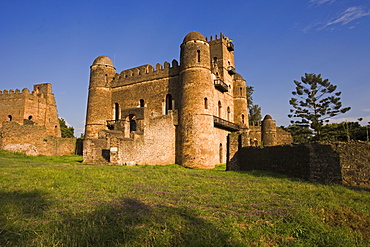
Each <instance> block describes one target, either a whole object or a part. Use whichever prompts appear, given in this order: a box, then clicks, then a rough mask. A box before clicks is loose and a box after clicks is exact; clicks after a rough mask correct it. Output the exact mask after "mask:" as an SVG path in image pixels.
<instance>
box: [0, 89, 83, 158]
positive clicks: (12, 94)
mask: <svg viewBox="0 0 370 247" xmlns="http://www.w3.org/2000/svg"><path fill="white" fill-rule="evenodd" d="M73 141H74V143H73ZM75 142H76V141H75V140H70V139H66V138H61V131H60V126H59V120H58V112H57V107H56V102H55V98H54V94H53V93H52V87H51V84H50V83H44V84H37V85H34V87H33V91H32V92H30V90H29V89H27V88H25V89H23V90H22V91H20V90H19V89H16V90H15V91H14V90H3V91H0V149H3V150H9V151H16V152H24V153H26V154H28V155H64V154H73V153H74V151H75Z"/></svg>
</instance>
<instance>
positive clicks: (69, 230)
mask: <svg viewBox="0 0 370 247" xmlns="http://www.w3.org/2000/svg"><path fill="white" fill-rule="evenodd" d="M0 196H2V197H4V196H6V194H2V195H0ZM0 198H1V197H0ZM26 200H30V201H31V205H32V202H37V203H45V200H44V198H43V196H42V195H41V194H39V193H34V194H30V195H27V194H23V195H16V196H13V199H12V202H11V204H12V203H15V204H24V205H25V204H27V203H25V201H26ZM12 205H13V204H12ZM22 207H25V208H24V211H25V212H29V213H31V214H40V213H42V212H43V211H42V210H41V211H40V212H39V211H36V212H33V211H32V206H22ZM63 217H64V219H63V220H58V221H56V222H50V223H48V228H47V229H46V230H45V231H44V232H40V234H42V238H43V240H40V239H38V240H37V243H40V241H44V242H45V243H43V244H45V245H46V246H49V245H50V246H51V245H54V244H56V243H58V245H60V246H121V245H124V246H126V245H127V246H139V245H141V244H143V243H146V245H147V246H205V245H207V246H230V244H231V245H234V246H242V244H241V243H240V242H239V241H237V240H233V241H231V239H232V238H231V236H230V234H228V233H225V232H223V231H220V230H219V229H218V228H216V226H214V225H213V224H212V223H211V222H208V221H207V220H205V219H203V218H201V217H200V216H199V215H198V214H197V213H196V212H195V211H194V210H193V209H190V208H186V207H181V208H180V207H175V206H167V205H159V204H156V205H149V204H145V203H143V202H141V201H139V200H137V199H133V198H117V199H115V200H113V201H110V202H104V203H101V204H99V205H97V206H95V208H94V210H91V211H89V212H81V213H77V214H74V213H71V214H70V215H68V216H67V215H65V216H63ZM0 223H1V224H2V225H7V226H9V225H10V224H11V222H4V221H1V222H0ZM2 231H3V232H1V230H0V236H1V238H0V239H3V240H5V239H6V243H7V244H9V245H11V246H22V245H23V244H25V243H30V242H33V239H35V238H36V237H37V235H36V234H27V233H26V231H24V229H23V230H21V229H20V226H19V227H18V228H16V227H12V228H9V229H8V230H6V231H5V233H4V230H3V229H2ZM30 232H31V233H32V232H34V231H30ZM0 244H3V243H2V242H1V241H0Z"/></svg>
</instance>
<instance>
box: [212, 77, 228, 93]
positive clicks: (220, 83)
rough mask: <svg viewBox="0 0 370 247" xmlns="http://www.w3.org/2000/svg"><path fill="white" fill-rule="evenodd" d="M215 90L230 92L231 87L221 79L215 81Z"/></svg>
mask: <svg viewBox="0 0 370 247" xmlns="http://www.w3.org/2000/svg"><path fill="white" fill-rule="evenodd" d="M214 84H215V88H216V89H218V90H219V91H221V92H223V93H224V92H227V91H229V86H228V85H227V84H226V83H225V82H224V81H223V80H221V79H216V80H214Z"/></svg>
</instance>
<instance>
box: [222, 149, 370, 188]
mask: <svg viewBox="0 0 370 247" xmlns="http://www.w3.org/2000/svg"><path fill="white" fill-rule="evenodd" d="M227 170H240V171H249V170H264V171H272V172H277V173H281V174H285V175H287V176H290V177H297V178H302V179H305V180H308V181H312V182H319V183H324V184H327V183H341V184H346V185H351V186H369V185H370V145H369V144H366V143H357V142H353V143H331V144H318V143H308V144H300V145H292V146H274V147H265V148H258V147H242V148H239V150H238V151H237V152H236V153H235V154H234V155H233V157H231V158H230V161H229V162H228V164H227Z"/></svg>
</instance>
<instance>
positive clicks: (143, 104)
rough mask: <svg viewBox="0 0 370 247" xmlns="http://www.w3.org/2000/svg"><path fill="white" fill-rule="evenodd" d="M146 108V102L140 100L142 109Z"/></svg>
mask: <svg viewBox="0 0 370 247" xmlns="http://www.w3.org/2000/svg"><path fill="white" fill-rule="evenodd" d="M144 106H145V101H144V100H143V99H140V107H144Z"/></svg>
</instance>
